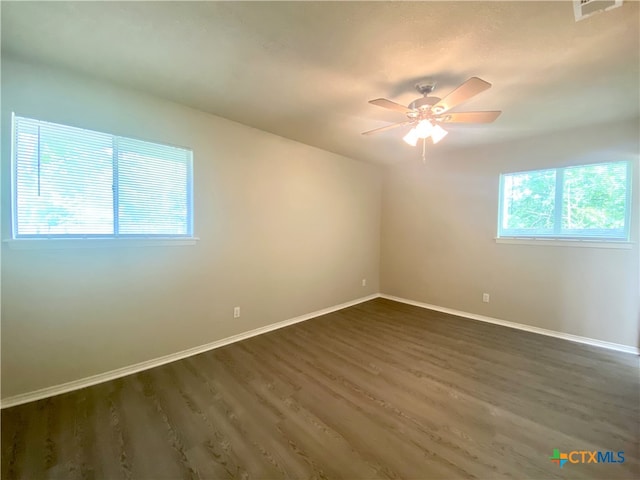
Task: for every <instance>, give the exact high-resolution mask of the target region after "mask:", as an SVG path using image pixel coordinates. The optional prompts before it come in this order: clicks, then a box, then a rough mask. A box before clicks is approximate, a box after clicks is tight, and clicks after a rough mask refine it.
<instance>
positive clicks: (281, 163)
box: [1, 57, 381, 398]
mask: <svg viewBox="0 0 640 480" xmlns="http://www.w3.org/2000/svg"><path fill="white" fill-rule="evenodd" d="M12 111H15V112H16V113H18V114H20V115H24V116H32V117H35V118H40V119H45V120H49V121H54V122H59V123H64V124H69V125H76V126H81V127H84V128H89V129H94V130H99V131H104V132H109V133H114V134H118V135H124V136H132V137H137V138H142V139H147V140H151V141H159V142H166V143H171V144H176V145H185V146H189V147H191V148H193V151H194V172H195V178H194V192H195V199H194V202H195V234H196V235H197V236H199V237H200V241H199V242H198V244H197V245H195V246H182V247H146V248H141V247H137V248H134V247H130V248H122V247H116V248H92V249H81V250H78V249H65V250H16V249H10V248H8V246H7V245H6V243H5V244H3V245H2V289H3V290H2V397H3V398H7V397H10V396H14V395H16V394H20V393H25V392H30V391H33V390H36V389H40V388H43V387H48V386H53V385H58V384H61V383H64V382H68V381H72V380H76V379H80V378H83V377H87V376H89V375H93V374H97V373H102V372H106V371H109V370H113V369H116V368H119V367H123V366H127V365H131V364H135V363H138V362H141V361H145V360H149V359H152V358H156V357H159V356H162V355H166V354H170V353H174V352H178V351H181V350H184V349H187V348H190V347H194V346H198V345H202V344H205V343H208V342H212V341H214V340H218V339H222V338H225V337H228V336H230V335H233V334H237V333H240V332H244V331H248V330H251V329H254V328H257V327H260V326H264V325H268V324H271V323H274V322H278V321H282V320H286V319H288V318H292V317H295V316H298V315H302V314H305V313H309V312H313V311H316V310H319V309H322V308H325V307H329V306H333V305H336V304H340V303H343V302H346V301H349V300H352V299H356V298H359V297H363V296H365V295H369V294H372V293H375V292H378V291H379V284H378V278H379V271H378V268H379V253H380V252H379V239H380V203H381V171H380V169H379V168H378V167H375V166H372V165H369V164H365V163H362V162H358V161H355V160H351V159H348V158H345V157H341V156H339V155H335V154H332V153H328V152H326V151H322V150H319V149H316V148H313V147H309V146H306V145H303V144H300V143H297V142H294V141H291V140H287V139H284V138H281V137H277V136H274V135H271V134H268V133H265V132H262V131H259V130H255V129H252V128H249V127H246V126H243V125H240V124H237V123H234V122H231V121H228V120H225V119H222V118H219V117H215V116H212V115H208V114H205V113H202V112H199V111H196V110H192V109H189V108H185V107H182V106H180V105H176V104H173V103H169V102H166V101H163V100H160V99H156V98H153V97H150V96H146V95H144V94H141V93H136V92H132V91H129V90H125V89H121V88H118V87H115V86H112V85H108V84H105V83H101V82H98V81H94V80H91V79H88V78H84V77H80V76H75V75H70V74H67V73H63V72H60V71H56V70H53V69H48V68H44V67H36V66H32V65H28V64H25V63H21V62H18V61H15V60H9V59H7V58H6V57H5V58H3V59H2V170H1V172H2V206H3V208H2V226H3V232H4V236H5V238H6V236H7V235H8V234H9V231H10V230H9V217H10V211H9V210H10V209H9V208H8V205H9V204H10V188H9V185H10V114H11V112H12ZM362 278H367V280H368V283H367V287H365V288H363V287H362V286H361V280H362ZM236 305H239V306H241V308H242V316H241V317H240V318H239V319H237V320H234V319H232V311H233V307H234V306H236Z"/></svg>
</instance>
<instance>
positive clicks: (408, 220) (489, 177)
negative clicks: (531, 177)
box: [381, 119, 640, 346]
mask: <svg viewBox="0 0 640 480" xmlns="http://www.w3.org/2000/svg"><path fill="white" fill-rule="evenodd" d="M638 128H639V125H638V121H637V119H636V120H635V121H631V122H621V123H620V124H616V125H606V126H600V127H598V128H594V129H591V130H585V129H581V130H577V131H571V132H559V133H556V134H553V135H549V136H547V137H544V138H536V139H528V140H523V141H519V142H512V143H505V144H503V145H500V146H485V147H481V148H475V149H473V150H465V151H461V152H459V153H457V154H455V155H446V156H441V157H440V158H438V157H435V156H434V155H436V154H437V152H438V151H437V150H436V149H435V148H432V149H431V154H429V152H428V153H427V165H422V164H421V163H419V161H417V162H416V163H415V164H411V165H399V166H396V167H393V168H390V169H389V171H388V175H387V176H386V178H385V184H384V187H383V219H382V232H383V233H382V242H381V245H382V246H381V249H382V256H381V258H382V264H381V278H382V291H383V292H384V293H386V294H389V295H395V296H399V297H404V298H407V299H411V300H415V301H420V302H425V303H429V304H432V305H438V306H441V307H448V308H453V309H456V310H461V311H464V312H470V313H475V314H479V315H487V316H490V317H494V318H499V319H503V320H508V321H512V322H517V323H523V324H527V325H532V326H536V327H541V328H546V329H551V330H556V331H560V332H566V333H570V334H575V335H581V336H585V337H590V338H595V339H599V340H604V341H609V342H615V343H619V344H624V345H630V346H636V345H638V331H639V323H640V322H639V311H640V303H639V291H640V286H639V284H638V283H639V276H640V273H639V266H640V259H639V250H638V229H639V226H638V219H639V216H640V212H639V211H638V210H639V209H638V191H639V188H638V163H637V162H638V155H639V153H640V150H639V147H638ZM618 159H631V160H632V161H633V162H634V163H633V167H634V168H633V171H634V182H633V192H634V202H633V212H632V240H633V242H634V244H633V248H632V249H630V250H609V249H601V248H570V247H559V246H537V245H536V246H532V245H506V244H497V243H496V242H495V241H494V237H495V236H496V230H497V212H498V184H499V175H500V173H502V172H508V171H518V170H527V169H537V168H545V167H551V166H556V165H568V164H580V163H583V162H584V163H588V162H594V161H607V160H618ZM483 292H488V293H490V295H491V302H490V303H488V304H486V303H482V293H483Z"/></svg>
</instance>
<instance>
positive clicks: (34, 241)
mask: <svg viewBox="0 0 640 480" xmlns="http://www.w3.org/2000/svg"><path fill="white" fill-rule="evenodd" d="M198 240H200V239H199V238H198V237H191V238H18V239H9V240H4V243H6V244H7V245H8V246H9V248H11V249H14V250H41V249H42V250H45V249H46V250H49V249H65V248H113V247H178V246H184V245H195V244H196V243H197V242H198Z"/></svg>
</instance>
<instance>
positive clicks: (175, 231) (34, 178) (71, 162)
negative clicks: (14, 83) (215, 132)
mask: <svg viewBox="0 0 640 480" xmlns="http://www.w3.org/2000/svg"><path fill="white" fill-rule="evenodd" d="M13 126H14V131H13V134H14V139H13V141H14V144H13V172H12V173H13V237H14V238H16V239H17V238H94V237H95V238H116V237H117V238H120V237H123V238H132V237H133V238H135V237H143V238H172V237H180V238H184V237H186V238H191V237H193V223H192V203H193V202H192V192H191V186H192V176H193V173H192V152H191V151H190V150H188V149H185V148H179V147H174V146H169V145H161V144H157V143H151V142H145V141H141V140H134V139H131V138H125V137H117V136H114V135H109V134H106V133H100V132H94V131H90V130H84V129H81V128H75V127H69V126H65V125H59V124H55V123H49V122H44V121H40V120H34V119H30V118H23V117H18V116H14V125H13Z"/></svg>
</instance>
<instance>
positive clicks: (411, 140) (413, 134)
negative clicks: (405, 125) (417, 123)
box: [402, 128, 420, 147]
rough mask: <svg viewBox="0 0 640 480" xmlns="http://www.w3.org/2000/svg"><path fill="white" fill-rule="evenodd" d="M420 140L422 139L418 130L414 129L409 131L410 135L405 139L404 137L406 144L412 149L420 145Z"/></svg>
mask: <svg viewBox="0 0 640 480" xmlns="http://www.w3.org/2000/svg"><path fill="white" fill-rule="evenodd" d="M418 138H420V137H419V136H418V131H417V129H416V128H412V129H411V130H409V133H407V134H406V135H405V136H404V137H402V140H404V141H405V142H406V143H408V144H409V145H411V146H412V147H415V146H416V145H417V144H418Z"/></svg>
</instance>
